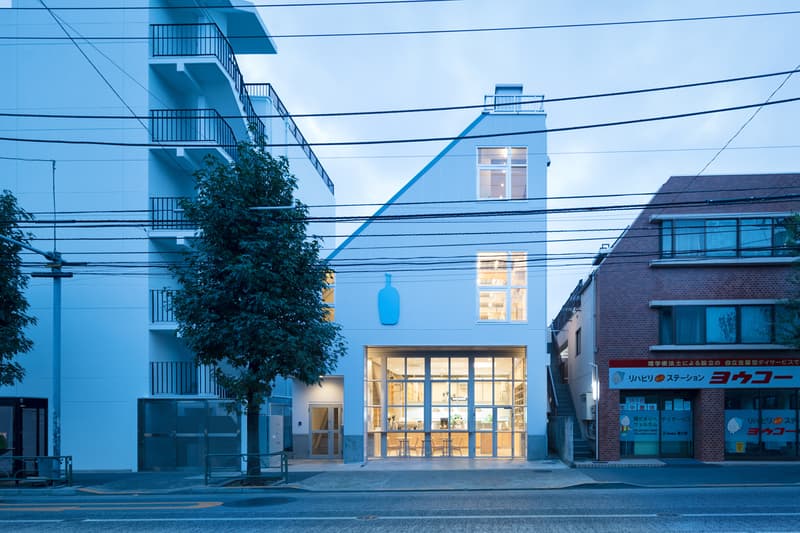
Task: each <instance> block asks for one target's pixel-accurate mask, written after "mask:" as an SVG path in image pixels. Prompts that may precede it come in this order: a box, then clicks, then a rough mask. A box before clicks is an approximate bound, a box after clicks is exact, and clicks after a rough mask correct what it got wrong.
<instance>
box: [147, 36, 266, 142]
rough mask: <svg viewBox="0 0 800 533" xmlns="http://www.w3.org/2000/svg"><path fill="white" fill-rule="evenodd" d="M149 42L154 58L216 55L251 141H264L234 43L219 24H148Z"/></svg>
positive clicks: (263, 126) (264, 129)
mask: <svg viewBox="0 0 800 533" xmlns="http://www.w3.org/2000/svg"><path fill="white" fill-rule="evenodd" d="M150 43H151V45H150V46H151V48H150V50H151V54H152V56H153V57H176V56H177V57H196V56H205V57H215V58H216V59H217V60H218V61H219V63H220V65H222V68H223V69H224V70H225V72H227V73H228V76H229V77H230V79H231V81H232V82H233V86H234V88H235V89H236V92H237V94H238V96H239V101H240V102H241V103H242V107H243V108H244V114H245V116H246V117H247V123H248V130H250V128H254V132H253V134H254V137H255V139H254V140H255V141H256V142H263V140H266V138H267V130H266V126H265V125H264V122H263V121H262V120H261V119H260V118H259V116H258V114H257V113H256V111H255V107H253V102H252V100H251V99H250V95H249V94H248V92H247V84H245V82H244V76H243V75H242V71H241V69H240V68H239V63H238V62H237V61H236V55H235V54H234V52H233V46H231V43H230V42H229V41H228V39H227V37H225V34H224V33H222V30H220V29H219V26H217V25H216V24H214V23H204V24H151V25H150Z"/></svg>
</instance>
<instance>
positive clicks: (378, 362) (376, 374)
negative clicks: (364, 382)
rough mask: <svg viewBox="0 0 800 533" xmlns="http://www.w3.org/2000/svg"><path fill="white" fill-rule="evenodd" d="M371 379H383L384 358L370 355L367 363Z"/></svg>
mask: <svg viewBox="0 0 800 533" xmlns="http://www.w3.org/2000/svg"><path fill="white" fill-rule="evenodd" d="M367 375H368V376H369V379H383V359H380V358H378V357H372V356H370V358H369V361H368V363H367Z"/></svg>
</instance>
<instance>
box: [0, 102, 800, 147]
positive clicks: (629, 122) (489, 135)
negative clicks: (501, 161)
mask: <svg viewBox="0 0 800 533" xmlns="http://www.w3.org/2000/svg"><path fill="white" fill-rule="evenodd" d="M797 101H800V97H796V98H785V99H783V100H773V101H771V102H759V103H756V104H745V105H739V106H732V107H721V108H716V109H706V110H703V111H692V112H689V113H676V114H672V115H659V116H655V117H645V118H638V119H630V120H619V121H613V122H600V123H595V124H582V125H579V126H565V127H561V128H543V129H539V130H527V131H510V132H502V133H485V134H476V135H462V136H460V137H417V138H405V139H381V140H362V141H332V142H316V143H314V142H311V143H306V144H304V145H303V146H309V147H311V146H370V145H378V144H410V143H423V142H441V141H455V140H466V139H490V138H497V137H514V136H520V135H535V134H540V133H563V132H568V131H579V130H587V129H596V128H608V127H612V126H629V125H633V124H644V123H648V122H660V121H664V120H675V119H680V118H691V117H699V116H705V115H712V114H717V113H726V112H730V111H741V110H744V109H752V108H755V107H763V106H772V105H781V104H788V103H792V102H797ZM0 141H9V142H27V143H42V144H69V145H94V146H128V147H133V148H209V147H211V146H215V145H213V144H191V143H169V144H156V143H133V142H122V141H97V140H88V139H85V140H76V139H31V138H20V137H0ZM264 146H265V147H268V148H284V147H296V146H300V145H299V144H297V143H272V144H270V143H266V144H264Z"/></svg>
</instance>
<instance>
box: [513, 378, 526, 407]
mask: <svg viewBox="0 0 800 533" xmlns="http://www.w3.org/2000/svg"><path fill="white" fill-rule="evenodd" d="M526 403H527V402H526V401H525V382H524V381H515V382H514V405H515V406H517V407H521V406H524V405H525V404H526Z"/></svg>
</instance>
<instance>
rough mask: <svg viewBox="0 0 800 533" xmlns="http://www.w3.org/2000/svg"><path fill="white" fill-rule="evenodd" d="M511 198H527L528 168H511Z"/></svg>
mask: <svg viewBox="0 0 800 533" xmlns="http://www.w3.org/2000/svg"><path fill="white" fill-rule="evenodd" d="M510 197H511V198H527V197H528V168H527V167H511V196H510Z"/></svg>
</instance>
